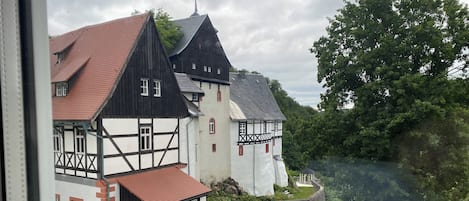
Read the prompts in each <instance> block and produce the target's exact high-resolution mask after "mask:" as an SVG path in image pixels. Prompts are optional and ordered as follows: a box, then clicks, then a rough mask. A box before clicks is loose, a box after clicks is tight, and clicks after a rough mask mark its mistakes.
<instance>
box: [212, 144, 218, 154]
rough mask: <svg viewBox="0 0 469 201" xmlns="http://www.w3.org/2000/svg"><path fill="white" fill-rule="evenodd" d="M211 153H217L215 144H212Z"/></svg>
mask: <svg viewBox="0 0 469 201" xmlns="http://www.w3.org/2000/svg"><path fill="white" fill-rule="evenodd" d="M212 152H217V144H212Z"/></svg>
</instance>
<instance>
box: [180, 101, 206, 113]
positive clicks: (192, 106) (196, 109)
mask: <svg viewBox="0 0 469 201" xmlns="http://www.w3.org/2000/svg"><path fill="white" fill-rule="evenodd" d="M184 102H185V103H186V106H187V110H188V111H189V114H190V115H191V116H193V117H194V116H195V117H198V116H203V115H204V114H203V113H202V111H200V109H199V107H197V105H195V104H194V103H193V102H191V101H189V100H188V99H187V98H186V97H184Z"/></svg>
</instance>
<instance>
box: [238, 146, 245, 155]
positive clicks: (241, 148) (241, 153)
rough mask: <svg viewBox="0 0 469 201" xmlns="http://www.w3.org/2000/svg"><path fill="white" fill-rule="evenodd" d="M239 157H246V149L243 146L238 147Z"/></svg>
mask: <svg viewBox="0 0 469 201" xmlns="http://www.w3.org/2000/svg"><path fill="white" fill-rule="evenodd" d="M238 155H240V156H242V155H244V148H243V145H239V146H238Z"/></svg>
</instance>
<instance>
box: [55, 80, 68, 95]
mask: <svg viewBox="0 0 469 201" xmlns="http://www.w3.org/2000/svg"><path fill="white" fill-rule="evenodd" d="M67 93H68V84H67V83H66V82H57V83H55V96H67Z"/></svg>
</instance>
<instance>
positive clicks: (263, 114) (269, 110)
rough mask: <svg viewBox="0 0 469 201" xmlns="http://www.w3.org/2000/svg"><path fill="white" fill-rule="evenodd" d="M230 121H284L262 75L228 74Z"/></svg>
mask: <svg viewBox="0 0 469 201" xmlns="http://www.w3.org/2000/svg"><path fill="white" fill-rule="evenodd" d="M230 81H231V86H230V99H231V102H232V103H231V102H230V118H231V119H232V120H285V119H286V118H285V116H284V115H283V113H282V111H280V108H279V107H278V105H277V101H275V98H274V96H273V95H272V92H271V91H270V88H269V85H268V84H267V81H266V79H265V78H264V77H263V76H262V75H256V74H247V73H230Z"/></svg>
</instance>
